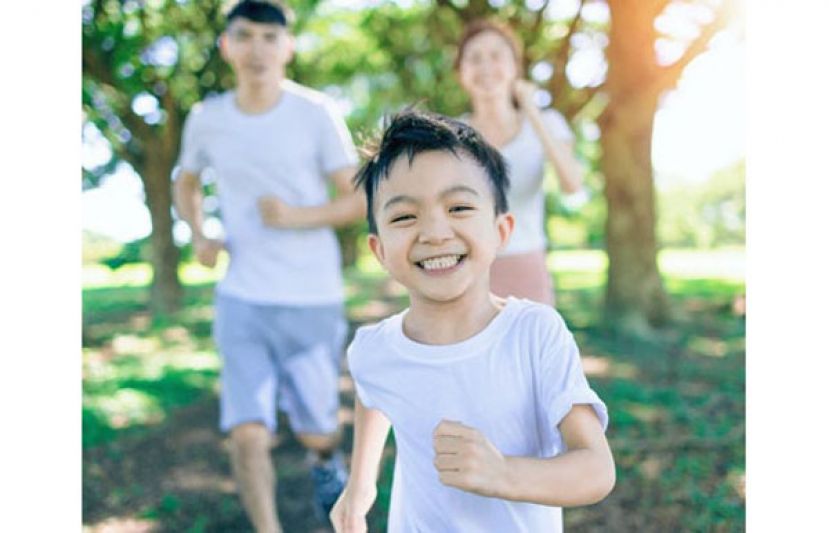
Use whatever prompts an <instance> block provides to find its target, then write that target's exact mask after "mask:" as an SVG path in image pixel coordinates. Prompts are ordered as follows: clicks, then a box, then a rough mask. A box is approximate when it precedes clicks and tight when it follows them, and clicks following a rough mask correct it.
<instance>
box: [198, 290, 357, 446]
mask: <svg viewBox="0 0 829 533" xmlns="http://www.w3.org/2000/svg"><path fill="white" fill-rule="evenodd" d="M346 327H347V326H346V321H345V317H344V310H343V306H342V305H322V306H307V307H293V306H283V305H262V304H254V303H250V302H246V301H244V300H240V299H238V298H234V297H232V296H228V295H223V294H219V293H218V292H217V293H216V318H215V321H214V323H213V337H214V339H215V341H216V345H217V346H218V348H219V353H220V354H221V357H222V363H223V364H222V372H221V402H220V405H221V415H220V417H221V420H220V422H219V427H220V428H221V430H222V431H229V430H230V429H231V428H233V427H234V426H237V425H239V424H241V423H244V422H261V423H263V424H265V426H267V427H268V429H270V430H271V431H272V432H276V423H277V416H276V410H277V407H278V408H279V409H280V410H281V411H284V412H285V413H286V414H287V415H288V420H289V422H290V425H291V429H293V430H294V432H296V433H312V434H329V433H333V432H335V431H336V430H337V426H338V423H337V410H338V408H339V396H338V387H337V384H338V377H339V367H340V358H341V354H342V349H343V343H344V341H345V335H346ZM277 400H278V404H277Z"/></svg>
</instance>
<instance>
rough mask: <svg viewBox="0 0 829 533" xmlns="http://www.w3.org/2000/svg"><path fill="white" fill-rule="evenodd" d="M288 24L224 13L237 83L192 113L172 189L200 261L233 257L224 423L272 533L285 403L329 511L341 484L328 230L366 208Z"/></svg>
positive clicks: (343, 138)
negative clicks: (219, 236) (209, 184)
mask: <svg viewBox="0 0 829 533" xmlns="http://www.w3.org/2000/svg"><path fill="white" fill-rule="evenodd" d="M291 18H292V13H291V12H290V10H289V9H288V8H287V7H286V6H284V5H283V4H281V3H279V2H263V1H251V0H243V1H241V2H239V3H238V4H237V5H236V6H235V7H233V9H232V10H231V11H230V12H229V13H228V15H227V23H226V28H225V31H224V32H223V33H222V35H221V39H220V49H221V54H222V57H223V58H224V59H225V61H227V62H228V64H229V65H230V66H231V68H232V69H233V72H234V73H235V75H236V87H235V89H234V90H231V91H228V92H226V93H224V94H221V95H219V96H216V97H212V98H208V99H206V100H205V101H204V102H201V103H200V104H197V105H196V106H194V107H193V109H192V110H191V112H190V115H189V116H188V118H187V121H186V123H185V126H184V135H183V140H182V149H181V154H180V158H179V166H180V172H179V173H178V175H177V177H176V180H175V185H174V192H175V204H176V209H177V211H178V213H179V214H180V216H181V218H182V219H184V220H185V221H186V222H187V224H189V226H190V229H191V230H192V235H193V237H192V241H193V248H194V251H195V255H196V257H197V258H198V261H199V262H200V263H201V264H203V265H206V266H208V267H213V266H214V265H215V264H216V259H217V255H218V253H219V251H220V249H222V248H225V249H226V250H227V252H228V253H229V257H230V262H229V266H228V270H227V274H226V275H225V277H224V279H222V280H221V281H220V282H219V284H218V285H217V287H216V305H215V307H216V318H215V323H214V328H213V329H214V338H215V340H216V344H217V346H218V349H219V352H220V353H221V356H222V361H223V367H222V375H221V420H220V427H221V429H222V431H225V432H229V433H230V441H231V464H232V467H233V473H234V476H235V478H236V482H237V486H238V490H239V493H240V496H241V499H242V503H243V505H244V507H245V510H246V511H247V513H248V516H249V518H250V520H251V522H252V523H253V525H254V526H255V528H256V530H257V531H258V532H269V533H270V532H275V531H281V526H280V524H279V520H278V517H277V510H276V500H275V479H276V478H275V472H274V467H273V464H272V461H271V458H270V442H271V437H272V435H273V434H274V432H275V431H276V429H277V416H276V412H277V408H279V409H280V410H282V411H284V412H285V413H286V414H287V418H288V420H289V423H290V426H291V429H292V430H293V431H294V433H295V434H296V436H297V438H298V440H299V441H300V442H301V443H302V444H303V445H304V446H305V447H306V448H308V449H309V450H310V451H311V456H312V460H313V466H312V468H311V477H312V479H313V483H314V490H315V498H314V506H315V509H316V510H317V511H319V514H320V516H325V515H327V514H328V511H329V510H330V508H331V506H332V505H333V503H334V502H335V501H336V499H337V497H338V496H339V493H340V492H341V490H342V487H343V485H344V483H345V477H346V474H345V469H344V467H343V462H342V457H341V454H340V452H338V451H336V448H337V444H338V435H339V427H338V421H337V410H338V407H339V405H338V391H337V378H338V373H339V372H338V371H339V364H340V357H341V352H342V346H343V342H344V340H345V335H346V322H345V319H344V308H343V286H342V276H341V271H340V251H339V247H338V243H337V240H336V238H335V235H334V231H333V229H332V227H333V226H340V225H345V224H348V223H350V222H352V221H355V220H358V219H361V218H362V217H363V216H364V214H365V201H364V199H363V198H362V195H358V194H355V193H354V191H353V188H352V186H351V178H352V176H353V175H354V172H355V165H356V162H357V155H356V152H355V149H354V145H353V143H352V140H351V136H350V134H349V132H348V130H347V128H346V126H345V123H344V122H343V119H342V118H341V116H340V114H339V113H338V112H337V111H336V109H335V107H334V105H333V103H332V102H331V101H330V100H329V99H328V98H327V97H326V96H325V95H323V94H322V93H319V92H317V91H314V90H311V89H309V88H307V87H303V86H301V85H299V84H297V83H295V82H293V81H291V80H288V79H285V66H286V64H287V63H288V62H289V61H290V60H291V58H292V55H293V43H294V41H293V37H292V35H291V34H290V32H289V26H290V21H291ZM208 167H210V168H211V169H212V170H213V171H214V172H215V176H216V185H217V191H218V197H219V206H220V210H221V214H222V221H223V224H224V228H225V234H226V238H225V240H224V242H221V241H218V240H214V239H211V238H208V237H207V236H206V235H205V234H204V232H203V226H202V222H203V214H202V207H201V202H202V184H201V181H200V176H201V175H202V172H203V170H204V169H206V168H208ZM329 183H333V184H334V186H335V187H336V189H337V191H338V194H337V196H336V198H335V199H333V200H330V199H329V197H328V194H327V191H328V187H327V186H328V184H329Z"/></svg>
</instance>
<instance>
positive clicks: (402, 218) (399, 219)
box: [390, 215, 414, 224]
mask: <svg viewBox="0 0 829 533" xmlns="http://www.w3.org/2000/svg"><path fill="white" fill-rule="evenodd" d="M407 220H414V215H397V216H394V217H392V219H391V221H390V222H391V223H392V224H395V223H397V222H405V221H407Z"/></svg>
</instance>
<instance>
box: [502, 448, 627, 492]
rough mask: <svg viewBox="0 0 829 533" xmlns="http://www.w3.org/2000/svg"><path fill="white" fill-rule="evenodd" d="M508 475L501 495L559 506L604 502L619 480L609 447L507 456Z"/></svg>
mask: <svg viewBox="0 0 829 533" xmlns="http://www.w3.org/2000/svg"><path fill="white" fill-rule="evenodd" d="M505 460H506V462H507V468H506V472H507V474H506V476H507V478H506V479H505V480H504V483H503V484H502V487H500V489H499V490H498V495H497V496H498V497H500V498H503V499H505V500H514V501H523V502H532V503H539V504H543V505H553V506H556V507H569V506H577V505H590V504H593V503H596V502H599V501H601V500H602V499H604V497H605V496H607V495H608V494H609V493H610V491H611V490H612V489H613V485H614V484H615V482H616V474H615V467H614V465H613V459H612V457H611V455H610V450H609V449H608V450H607V451H606V453H605V452H604V451H599V450H594V449H590V448H583V449H577V450H570V451H568V452H566V453H563V454H561V455H558V456H556V457H552V458H547V459H539V458H535V457H506V458H505Z"/></svg>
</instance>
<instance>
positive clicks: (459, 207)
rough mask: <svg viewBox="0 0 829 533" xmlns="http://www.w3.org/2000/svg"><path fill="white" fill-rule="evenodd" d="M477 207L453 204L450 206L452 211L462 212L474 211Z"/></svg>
mask: <svg viewBox="0 0 829 533" xmlns="http://www.w3.org/2000/svg"><path fill="white" fill-rule="evenodd" d="M474 210H475V208H474V207H472V206H471V205H453V206H452V207H450V208H449V212H450V213H462V212H464V211H474Z"/></svg>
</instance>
